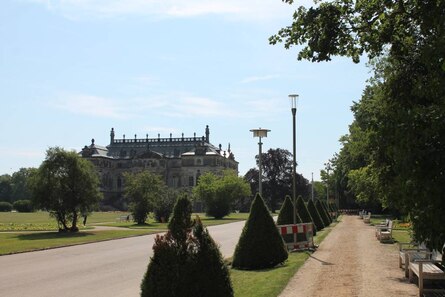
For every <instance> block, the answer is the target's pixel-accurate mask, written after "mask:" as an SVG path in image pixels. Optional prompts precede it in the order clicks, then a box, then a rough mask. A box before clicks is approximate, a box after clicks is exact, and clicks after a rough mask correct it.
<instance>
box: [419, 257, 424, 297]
mask: <svg viewBox="0 0 445 297" xmlns="http://www.w3.org/2000/svg"><path fill="white" fill-rule="evenodd" d="M419 296H420V297H422V296H423V264H422V263H419Z"/></svg>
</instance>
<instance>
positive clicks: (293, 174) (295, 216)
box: [292, 107, 297, 224]
mask: <svg viewBox="0 0 445 297" xmlns="http://www.w3.org/2000/svg"><path fill="white" fill-rule="evenodd" d="M296 113H297V108H296V107H293V108H292V124H293V162H292V201H293V203H294V224H296V223H297V207H296V199H297V198H296V196H297V188H296V181H295V176H296V167H297V145H296V142H297V138H296V133H297V125H296V121H295V115H296Z"/></svg>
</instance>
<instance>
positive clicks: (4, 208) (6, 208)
mask: <svg viewBox="0 0 445 297" xmlns="http://www.w3.org/2000/svg"><path fill="white" fill-rule="evenodd" d="M11 210H12V204H11V203H9V202H6V201H0V212H10V211H11Z"/></svg>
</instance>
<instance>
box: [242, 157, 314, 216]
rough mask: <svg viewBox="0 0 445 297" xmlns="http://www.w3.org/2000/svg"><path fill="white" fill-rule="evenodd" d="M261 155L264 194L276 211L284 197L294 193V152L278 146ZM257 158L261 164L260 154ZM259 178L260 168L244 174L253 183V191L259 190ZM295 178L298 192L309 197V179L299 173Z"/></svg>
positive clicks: (272, 209)
mask: <svg viewBox="0 0 445 297" xmlns="http://www.w3.org/2000/svg"><path fill="white" fill-rule="evenodd" d="M261 156H262V157H261V165H262V173H263V178H262V188H263V196H264V200H265V201H266V202H267V203H268V205H269V206H270V210H271V211H272V212H275V211H276V209H277V205H278V204H279V203H280V202H281V201H282V199H283V197H285V196H286V195H289V194H291V193H292V162H293V160H292V154H291V153H290V152H289V151H288V150H285V149H281V148H277V149H269V150H268V151H267V152H265V153H263V154H262V155H261ZM255 158H256V162H257V164H258V165H259V155H257V156H255ZM258 178H259V175H258V170H257V169H254V168H252V169H250V170H249V171H248V172H247V173H246V174H245V176H244V179H246V180H247V181H249V182H250V184H251V188H252V193H255V192H257V190H258ZM295 180H296V192H297V194H298V195H303V196H304V197H307V196H308V195H309V184H308V180H307V179H305V178H304V177H303V176H302V175H301V174H298V173H297V174H296V176H295Z"/></svg>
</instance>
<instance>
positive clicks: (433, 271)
mask: <svg viewBox="0 0 445 297" xmlns="http://www.w3.org/2000/svg"><path fill="white" fill-rule="evenodd" d="M410 256H411V254H408V257H410ZM439 263H440V262H439V261H437V260H421V259H416V260H415V259H411V258H410V259H409V266H408V267H409V281H410V282H413V281H414V276H416V277H417V279H418V286H419V296H421V297H422V296H423V295H424V292H428V291H432V292H433V291H434V292H442V291H444V292H445V290H442V289H434V288H433V289H431V288H428V289H426V288H424V283H425V280H445V272H444V270H443V268H441V267H440V266H439V265H438V264H439Z"/></svg>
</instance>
